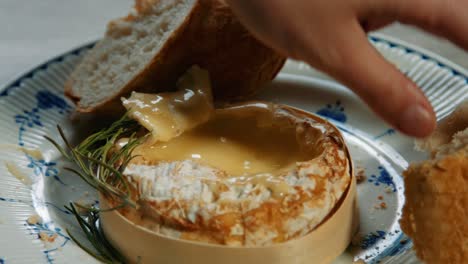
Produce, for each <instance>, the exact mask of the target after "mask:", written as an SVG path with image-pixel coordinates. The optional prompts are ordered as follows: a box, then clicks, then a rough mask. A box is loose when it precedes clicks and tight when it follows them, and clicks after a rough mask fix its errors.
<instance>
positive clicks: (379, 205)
mask: <svg viewBox="0 0 468 264" xmlns="http://www.w3.org/2000/svg"><path fill="white" fill-rule="evenodd" d="M374 209H378V210H379V209H387V203H385V202H381V203H379V204H375V205H374Z"/></svg>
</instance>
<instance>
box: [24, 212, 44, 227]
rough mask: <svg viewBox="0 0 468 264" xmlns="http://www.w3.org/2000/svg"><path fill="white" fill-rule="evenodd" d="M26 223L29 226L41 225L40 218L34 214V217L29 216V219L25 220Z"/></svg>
mask: <svg viewBox="0 0 468 264" xmlns="http://www.w3.org/2000/svg"><path fill="white" fill-rule="evenodd" d="M26 222H27V223H28V224H29V225H37V224H40V223H42V218H41V217H40V216H39V215H37V214H34V215H31V216H30V217H28V219H27V220H26Z"/></svg>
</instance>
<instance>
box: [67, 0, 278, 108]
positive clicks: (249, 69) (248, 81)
mask: <svg viewBox="0 0 468 264" xmlns="http://www.w3.org/2000/svg"><path fill="white" fill-rule="evenodd" d="M154 2H157V1H148V0H146V1H141V0H139V1H137V3H136V9H137V11H139V12H140V13H141V12H143V13H144V9H145V6H147V5H148V4H149V5H151V4H154ZM134 16H135V15H129V16H127V17H125V18H121V19H123V20H126V21H131V20H132V19H134V18H135V17H134ZM111 23H112V22H111ZM108 30H109V29H108ZM95 48H99V43H98V44H97V45H96V47H95ZM284 62H285V58H284V57H283V56H281V55H279V54H278V53H276V52H275V51H273V50H272V49H270V48H268V47H266V46H265V45H263V44H262V43H261V42H259V41H258V40H256V39H255V38H254V37H253V36H252V35H251V34H250V33H249V32H248V31H247V30H246V29H245V28H244V27H243V26H242V24H241V23H240V22H239V21H238V20H237V19H236V18H235V17H234V15H233V13H232V11H231V10H230V8H229V7H228V6H227V5H226V4H224V3H222V2H220V1H218V0H197V1H196V3H195V4H194V6H193V7H192V9H191V10H190V12H189V14H188V15H187V16H186V17H185V19H184V21H183V22H182V23H181V25H180V26H179V27H178V28H177V29H176V30H175V31H174V32H173V33H172V34H171V36H169V38H168V39H167V41H165V43H164V44H163V46H162V47H161V49H160V51H159V52H158V53H157V54H156V55H155V56H154V57H153V58H152V59H151V61H150V63H148V64H147V65H146V66H145V68H144V69H143V70H142V71H140V72H139V73H138V74H137V75H136V76H134V77H133V78H132V79H131V80H130V81H129V82H128V83H127V84H126V85H124V86H123V87H122V88H121V89H120V91H119V92H118V93H116V94H114V95H112V96H109V98H108V99H107V100H105V101H103V102H102V103H100V104H99V105H97V106H91V107H83V106H82V105H80V96H79V95H77V94H74V93H73V85H74V80H73V77H72V78H70V79H69V80H68V81H67V83H66V85H65V94H66V96H68V97H69V98H70V99H72V100H73V101H74V102H75V103H77V110H78V111H80V112H94V111H97V110H99V111H101V112H108V111H111V112H112V111H122V110H123V108H122V106H121V105H120V102H119V98H120V97H122V96H126V95H128V94H129V93H130V92H132V91H138V92H147V93H155V92H161V91H170V90H174V89H175V84H176V82H177V79H178V78H179V77H180V76H181V75H182V74H183V73H184V72H185V71H186V70H187V69H188V68H189V67H191V66H192V65H199V66H200V67H202V68H204V69H206V70H208V72H209V73H210V77H211V81H212V84H213V93H214V97H215V99H216V100H218V101H234V100H242V99H245V98H247V97H249V96H251V95H254V94H255V93H257V92H258V91H259V90H260V89H261V88H262V87H263V86H264V84H265V83H267V82H269V81H271V80H272V79H273V78H274V77H275V76H276V74H277V73H278V72H279V71H280V70H281V68H282V66H283V64H284Z"/></svg>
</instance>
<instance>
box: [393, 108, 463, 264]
mask: <svg viewBox="0 0 468 264" xmlns="http://www.w3.org/2000/svg"><path fill="white" fill-rule="evenodd" d="M467 117H468V101H467V102H465V103H464V104H461V105H460V106H459V107H458V108H457V109H456V110H455V111H454V112H453V113H452V114H451V115H450V116H449V117H447V118H446V119H445V120H443V121H442V122H441V123H440V125H439V127H438V128H437V130H436V132H435V133H434V134H433V135H432V136H431V137H429V138H428V139H426V140H425V141H422V142H419V147H420V148H421V149H424V150H427V151H429V152H431V154H432V159H430V160H427V161H424V162H421V163H417V164H412V165H411V166H410V167H409V168H408V170H406V171H405V172H404V177H405V197H406V202H405V206H404V209H403V216H402V219H401V226H402V229H403V231H404V232H405V233H406V234H407V235H409V236H410V237H411V238H412V239H413V242H414V247H415V250H416V253H417V255H418V257H419V258H420V259H421V260H423V261H424V262H425V263H428V264H431V263H434V264H439V263H468V222H467V217H468V119H467Z"/></svg>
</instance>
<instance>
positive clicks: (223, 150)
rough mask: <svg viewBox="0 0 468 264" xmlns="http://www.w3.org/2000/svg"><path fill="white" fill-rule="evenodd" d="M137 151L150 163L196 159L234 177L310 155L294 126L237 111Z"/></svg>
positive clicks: (280, 168) (269, 169)
mask: <svg viewBox="0 0 468 264" xmlns="http://www.w3.org/2000/svg"><path fill="white" fill-rule="evenodd" d="M134 153H135V154H136V155H141V156H142V157H144V158H145V160H147V161H150V162H158V161H176V160H179V161H182V160H194V161H197V162H199V163H201V164H205V165H210V166H213V167H216V168H219V169H222V170H224V171H226V172H227V173H228V174H229V175H230V176H242V175H243V176H247V175H257V174H265V173H268V174H277V173H280V172H282V171H286V170H288V169H290V168H291V167H292V166H294V165H295V163H296V162H297V161H303V160H305V159H306V158H307V157H306V156H305V155H303V153H302V152H301V150H300V147H299V145H298V143H297V142H296V138H295V131H294V130H293V129H284V130H282V129H278V128H276V127H273V126H268V127H267V126H262V127H259V126H258V125H257V120H256V117H255V116H253V117H244V116H242V115H239V113H238V112H237V111H229V112H227V114H226V113H220V112H217V113H216V114H215V116H214V117H213V118H212V119H211V120H209V121H208V122H207V123H204V124H202V125H199V126H198V127H196V128H194V129H192V130H190V131H186V132H185V133H183V134H182V135H180V136H178V137H176V138H174V139H172V140H170V141H168V142H162V141H158V142H155V143H151V142H147V143H144V144H142V145H140V146H139V147H137V148H136V149H135V151H134ZM259 177H260V178H259V179H258V180H257V181H262V180H260V179H267V178H268V177H266V178H265V177H264V176H259ZM265 181H266V180H263V182H265Z"/></svg>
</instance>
